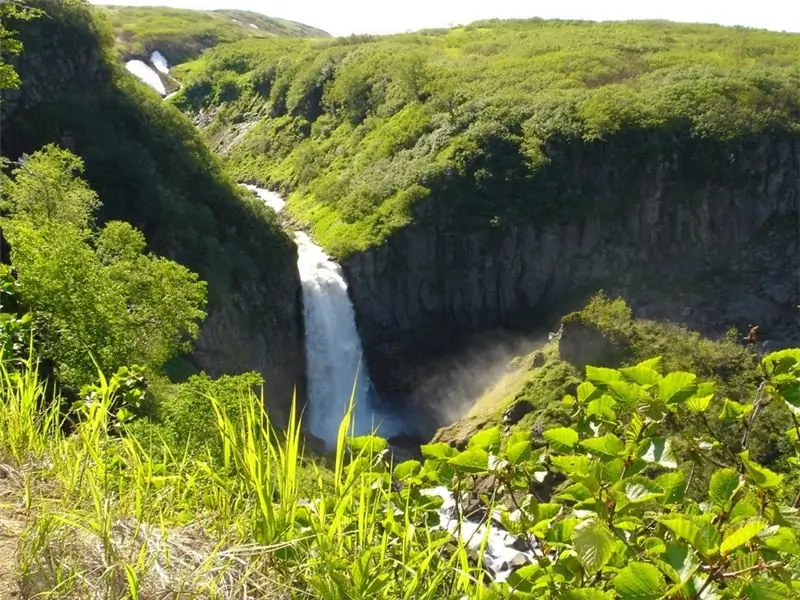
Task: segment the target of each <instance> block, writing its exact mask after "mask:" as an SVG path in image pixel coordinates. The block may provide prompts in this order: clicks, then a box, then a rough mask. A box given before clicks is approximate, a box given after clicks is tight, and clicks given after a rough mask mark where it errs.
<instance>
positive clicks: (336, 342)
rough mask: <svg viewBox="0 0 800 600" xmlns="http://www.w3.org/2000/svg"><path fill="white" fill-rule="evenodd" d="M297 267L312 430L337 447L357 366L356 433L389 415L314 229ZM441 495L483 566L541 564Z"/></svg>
mask: <svg viewBox="0 0 800 600" xmlns="http://www.w3.org/2000/svg"><path fill="white" fill-rule="evenodd" d="M243 185H244V186H245V187H246V188H248V189H250V190H252V191H253V192H255V193H256V194H257V195H258V197H259V198H260V199H261V200H262V201H263V202H264V203H265V204H266V205H267V206H269V207H271V208H272V209H273V210H275V211H276V212H280V211H281V209H282V208H283V206H284V204H285V202H284V200H283V198H281V197H280V196H279V195H278V194H276V193H274V192H270V191H269V190H265V189H262V188H258V187H256V186H253V185H247V184H243ZM295 240H296V242H297V268H298V270H299V271H300V281H301V283H302V286H303V313H304V314H303V319H304V321H305V330H306V339H305V342H306V359H307V363H308V408H307V412H306V415H307V419H308V420H307V421H306V423H307V426H308V430H309V431H310V432H311V433H312V434H313V435H314V436H316V437H318V438H320V439H321V440H323V441H324V442H325V445H326V447H327V448H328V449H329V450H330V449H333V448H335V447H336V438H337V433H338V430H339V424H340V422H341V420H342V417H343V416H344V414H345V412H346V410H347V407H348V405H349V401H350V395H351V392H352V389H353V383H354V382H355V379H356V371H358V373H359V375H358V384H357V387H356V390H357V391H356V397H355V408H354V411H353V412H354V414H353V421H354V423H355V425H354V427H355V432H356V434H365V433H370V432H371V431H372V430H373V421H375V422H376V423H375V424H376V425H378V423H377V421H378V420H379V419H380V418H381V417H383V418H384V419H386V418H387V415H386V414H385V413H384V414H383V415H381V414H380V413H379V412H378V411H376V410H375V409H374V403H373V402H372V398H371V396H370V388H371V384H370V381H369V376H368V375H367V372H366V369H365V368H364V366H363V364H362V360H361V340H360V338H359V336H358V330H357V329H356V323H355V315H354V312H353V305H352V304H351V302H350V297H349V296H348V295H347V282H346V281H345V279H344V276H343V275H342V269H341V267H340V266H339V265H338V264H337V263H336V262H334V261H333V260H332V259H331V258H330V257H329V256H328V255H327V254H325V252H324V251H323V250H322V248H320V247H319V246H317V245H316V244H315V243H314V242H313V241H312V240H311V238H310V237H308V235H306V234H305V233H302V232H297V233H295ZM387 420H388V422H386V421H385V422H383V423H381V424H380V427H378V431H379V433H380V434H381V435H382V436H383V437H390V436H392V435H396V434H398V433H401V432H402V431H403V428H402V423H400V422H399V421H396V420H394V419H391V418H388V419H387ZM423 493H425V494H428V495H431V496H439V497H441V498H442V500H443V504H442V506H441V508H440V509H439V523H438V525H437V527H438V528H441V529H445V530H447V531H449V532H450V533H451V534H452V535H453V536H460V538H461V540H462V541H463V542H464V543H465V544H467V546H468V547H469V549H470V551H471V552H472V553H477V552H478V551H479V548H480V546H481V543H482V541H483V538H484V535H486V536H487V545H486V548H485V552H484V555H483V564H484V565H485V566H486V568H487V569H489V571H490V572H491V574H492V578H493V579H494V580H495V581H505V580H506V579H507V578H508V576H509V575H510V574H511V573H512V572H513V571H514V570H515V569H516V568H517V567H519V566H522V565H525V564H528V563H532V562H535V561H536V560H537V554H538V555H539V556H541V554H542V551H541V549H539V548H538V547H534V548H526V547H525V546H524V545H523V544H522V543H521V540H519V539H518V538H516V537H514V536H513V535H511V534H510V533H508V532H507V531H505V530H504V529H503V528H502V527H501V526H500V524H499V523H498V522H496V521H495V519H490V525H489V526H488V527H489V531H488V532H487V531H486V530H487V525H486V524H484V523H476V522H473V521H470V520H467V521H463V522H461V521H459V519H458V516H457V510H456V503H455V499H454V498H453V494H452V493H451V492H450V491H449V490H448V489H447V488H445V487H436V488H430V489H426V490H423Z"/></svg>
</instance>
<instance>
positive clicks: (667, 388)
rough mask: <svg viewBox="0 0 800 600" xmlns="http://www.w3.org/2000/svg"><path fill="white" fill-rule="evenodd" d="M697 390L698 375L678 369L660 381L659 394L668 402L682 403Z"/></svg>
mask: <svg viewBox="0 0 800 600" xmlns="http://www.w3.org/2000/svg"><path fill="white" fill-rule="evenodd" d="M696 391H697V375H694V374H693V373H684V372H682V371H676V372H674V373H670V374H669V375H667V376H665V377H664V378H663V379H662V380H661V381H659V382H658V396H659V398H661V399H662V400H663V401H664V402H666V403H667V404H680V403H683V402H685V401H686V400H688V399H689V398H691V397H692V396H693V395H694V393H695V392H696Z"/></svg>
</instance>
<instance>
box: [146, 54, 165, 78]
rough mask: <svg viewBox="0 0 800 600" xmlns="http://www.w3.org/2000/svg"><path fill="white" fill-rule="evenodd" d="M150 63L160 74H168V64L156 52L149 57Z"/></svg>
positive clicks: (162, 56)
mask: <svg viewBox="0 0 800 600" xmlns="http://www.w3.org/2000/svg"><path fill="white" fill-rule="evenodd" d="M150 62H151V63H153V66H154V67H155V68H156V69H157V70H158V71H160V72H161V73H164V74H165V75H166V74H168V73H169V63H168V62H167V59H166V58H165V57H164V55H163V54H161V52H159V51H158V50H156V51H155V52H153V53H152V54H151V55H150Z"/></svg>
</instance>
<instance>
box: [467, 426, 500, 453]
mask: <svg viewBox="0 0 800 600" xmlns="http://www.w3.org/2000/svg"><path fill="white" fill-rule="evenodd" d="M502 439H503V432H502V431H500V428H499V427H490V428H489V429H484V430H483V431H479V432H478V433H476V434H475V435H473V436H472V437H471V438H470V440H469V443H468V444H467V448H480V449H482V450H489V449H491V448H497V447H499V446H500V440H502Z"/></svg>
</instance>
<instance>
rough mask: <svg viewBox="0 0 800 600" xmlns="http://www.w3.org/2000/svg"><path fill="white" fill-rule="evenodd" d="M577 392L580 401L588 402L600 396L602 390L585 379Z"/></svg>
mask: <svg viewBox="0 0 800 600" xmlns="http://www.w3.org/2000/svg"><path fill="white" fill-rule="evenodd" d="M576 394H577V395H578V402H580V403H581V404H586V403H587V402H590V401H591V400H594V399H595V398H596V397H598V396H600V395H601V394H602V392H601V391H600V390H599V389H597V386H596V385H594V384H593V383H592V382H591V381H584V382H583V383H581V384H580V385H579V386H578V389H577V390H576Z"/></svg>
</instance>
